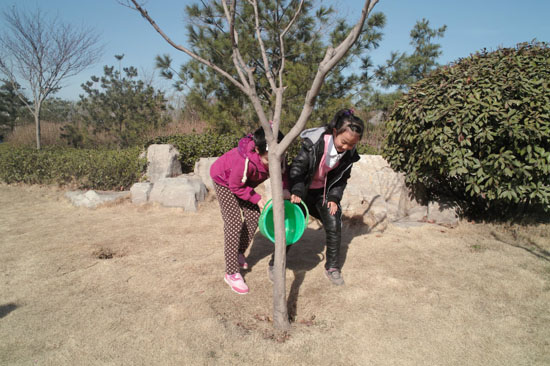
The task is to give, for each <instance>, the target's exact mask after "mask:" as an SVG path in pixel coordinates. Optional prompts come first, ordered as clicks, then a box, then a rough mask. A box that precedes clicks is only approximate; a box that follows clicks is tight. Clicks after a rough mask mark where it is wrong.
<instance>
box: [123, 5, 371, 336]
mask: <svg viewBox="0 0 550 366" xmlns="http://www.w3.org/2000/svg"><path fill="white" fill-rule="evenodd" d="M304 1H305V0H299V1H298V0H292V1H290V2H289V3H290V4H294V5H295V6H294V7H291V6H290V5H289V6H287V7H286V10H288V9H292V8H294V9H295V13H294V16H293V17H292V18H291V20H290V21H289V22H288V24H287V25H286V26H285V27H284V28H281V29H280V33H279V52H280V54H279V55H280V56H279V57H280V60H281V62H277V63H272V62H270V58H269V55H268V54H267V52H266V49H265V46H264V41H263V38H262V25H261V19H262V16H261V14H260V10H259V6H258V1H257V0H246V3H247V4H249V6H252V7H253V10H254V18H253V19H252V20H251V21H253V22H254V24H255V31H256V37H255V38H256V41H257V42H258V49H259V50H260V52H261V55H260V57H261V60H262V61H263V71H264V73H262V74H261V76H260V77H265V78H267V81H268V83H269V85H270V87H271V90H272V95H273V96H274V98H275V103H274V106H275V107H274V110H273V111H270V113H269V115H270V118H268V116H267V115H268V114H267V113H266V111H265V110H264V106H263V103H262V100H261V98H260V96H259V95H258V94H257V92H256V85H257V79H256V78H258V77H259V76H258V73H256V70H255V69H254V68H253V67H251V66H250V65H249V64H248V63H247V62H246V61H245V59H247V57H244V55H242V54H241V52H240V48H239V30H238V29H237V27H236V22H235V19H236V16H237V7H238V4H237V0H220V2H221V5H222V6H223V9H224V13H225V18H226V19H225V20H226V22H227V32H228V34H229V36H230V37H231V41H232V49H233V53H232V58H233V65H234V70H224V69H222V68H221V67H219V66H218V65H216V64H214V63H213V62H211V61H210V60H206V59H204V58H201V57H200V56H198V55H197V54H196V53H194V52H193V51H191V50H190V49H188V48H186V47H184V46H181V45H178V44H176V43H175V42H174V41H173V40H172V39H171V38H170V37H169V36H168V35H167V34H166V33H164V31H163V30H162V29H161V27H160V26H159V25H157V23H156V22H155V21H154V20H153V18H152V17H151V16H150V15H149V13H148V12H147V10H146V9H145V8H144V7H143V5H142V4H140V3H139V2H138V1H137V0H125V3H123V2H122V1H121V0H120V1H119V3H121V4H123V5H125V6H128V7H130V8H132V9H134V10H137V11H138V12H139V13H140V14H141V15H142V16H143V17H144V18H145V19H146V20H147V21H148V22H149V23H150V24H151V25H152V26H153V28H154V29H155V30H156V31H157V32H158V33H159V34H160V35H161V36H162V38H164V40H165V41H166V42H168V43H169V44H170V45H171V46H173V47H174V48H175V49H177V50H179V51H182V52H184V53H186V54H187V55H189V56H191V57H193V58H194V59H196V60H197V61H199V62H201V63H203V64H204V65H206V66H208V67H211V68H212V69H214V70H215V71H216V72H218V73H219V74H221V75H223V76H224V77H226V78H227V79H228V80H230V81H231V82H232V83H233V84H234V85H235V86H237V87H238V88H239V89H240V90H241V91H242V92H243V93H245V95H247V96H248V98H249V100H250V102H251V104H252V106H253V107H254V110H255V112H256V114H257V116H258V118H259V120H260V122H261V125H262V127H263V129H264V131H265V135H266V140H267V142H268V145H269V172H270V177H271V182H272V184H271V189H272V191H271V192H272V197H273V220H274V226H275V263H274V285H273V323H274V326H275V328H277V329H280V330H285V329H288V328H289V326H290V324H289V320H288V310H287V303H286V293H285V288H286V286H285V268H286V253H285V247H286V243H285V240H286V238H285V226H284V201H283V187H282V171H281V161H282V159H283V157H284V153H285V151H286V149H287V148H288V147H289V146H290V144H291V143H292V141H294V139H296V137H298V135H299V134H300V132H301V131H302V130H303V129H304V128H305V126H306V122H307V121H308V119H309V117H310V116H311V113H312V112H313V108H314V105H315V99H316V97H317V96H318V94H319V92H320V90H321V87H322V85H323V82H324V80H325V78H326V76H327V74H328V73H329V72H330V70H332V69H333V68H334V67H335V66H336V64H337V63H338V62H339V61H340V60H341V59H342V58H343V57H344V55H345V54H346V53H347V52H348V50H349V49H350V48H351V47H352V46H353V44H354V43H355V42H356V41H357V39H358V37H359V36H360V34H361V32H362V30H363V26H364V24H365V21H366V19H367V18H368V16H369V14H370V13H371V11H372V9H373V8H374V6H375V5H376V4H377V3H378V0H365V3H364V6H363V9H362V11H361V16H360V17H359V19H358V21H357V23H356V24H355V26H354V27H353V28H352V29H351V31H350V32H349V34H348V35H347V37H346V38H345V39H344V40H343V41H342V42H341V43H340V44H338V45H335V46H334V47H329V48H328V49H327V50H326V53H325V57H324V59H323V60H322V61H321V63H320V64H319V69H318V70H317V74H316V76H315V78H314V79H313V81H312V83H311V87H310V89H309V91H308V93H307V94H306V96H305V100H304V105H303V109H302V112H301V114H300V116H299V118H298V120H297V121H296V123H295V124H294V126H293V127H292V128H291V130H290V131H289V132H288V133H287V134H286V136H285V138H284V139H283V140H282V141H281V142H280V143H277V139H276V138H275V136H277V135H278V132H279V126H280V123H281V112H282V107H283V101H284V98H283V96H284V91H285V83H284V70H285V35H286V33H287V32H288V30H289V29H290V28H291V27H292V26H293V24H294V23H295V21H296V19H297V17H299V16H300V11H301V9H302V5H303V4H304ZM270 119H271V120H272V121H273V125H272V127H270V123H269V120H270Z"/></svg>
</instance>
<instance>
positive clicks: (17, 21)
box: [0, 7, 102, 149]
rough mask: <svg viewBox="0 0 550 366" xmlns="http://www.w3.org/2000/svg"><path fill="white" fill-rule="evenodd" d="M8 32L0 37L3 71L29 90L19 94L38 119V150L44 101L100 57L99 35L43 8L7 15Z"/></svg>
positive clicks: (14, 9)
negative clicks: (50, 14) (49, 15)
mask: <svg viewBox="0 0 550 366" xmlns="http://www.w3.org/2000/svg"><path fill="white" fill-rule="evenodd" d="M3 17H4V20H5V21H6V25H7V26H8V27H7V30H6V31H4V33H3V34H2V35H0V46H1V50H0V72H1V73H2V74H4V75H5V76H6V77H7V78H8V80H9V81H10V83H12V84H13V85H17V84H20V85H21V86H23V88H28V91H29V93H30V94H31V95H30V98H29V100H31V102H28V100H27V99H26V98H25V96H24V95H23V94H21V93H22V92H21V93H20V94H19V96H20V98H21V100H22V101H23V102H24V103H25V105H26V106H27V108H28V109H29V110H30V111H31V113H32V114H33V116H34V121H35V124H36V148H37V149H40V111H41V108H42V103H43V102H44V100H45V99H46V98H47V97H48V96H49V95H50V94H52V93H55V92H57V91H58V90H59V89H61V81H62V80H64V79H66V78H68V77H71V76H74V75H76V74H78V73H79V72H81V71H83V70H84V69H86V68H87V67H88V66H90V65H92V64H94V63H95V62H96V61H97V60H98V59H99V57H100V55H101V52H102V47H101V46H100V45H99V36H98V35H97V32H95V31H93V30H92V29H89V28H77V27H74V26H72V25H70V24H65V23H62V22H61V21H59V19H57V18H56V17H54V18H51V19H50V18H48V17H47V16H46V14H44V13H43V12H42V11H41V10H40V9H37V10H35V11H33V12H28V13H26V12H23V11H20V10H18V9H17V8H16V7H11V8H9V9H8V10H5V11H4V12H3Z"/></svg>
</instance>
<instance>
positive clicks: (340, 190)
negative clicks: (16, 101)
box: [327, 168, 351, 204]
mask: <svg viewBox="0 0 550 366" xmlns="http://www.w3.org/2000/svg"><path fill="white" fill-rule="evenodd" d="M350 176H351V168H350V169H348V170H347V171H346V172H344V175H343V176H342V178H340V180H339V181H338V182H336V183H335V184H334V185H333V186H331V187H330V190H329V191H328V193H327V201H329V202H334V203H337V204H340V201H341V200H342V197H343V196H344V190H345V189H346V186H347V184H348V179H349V177H350Z"/></svg>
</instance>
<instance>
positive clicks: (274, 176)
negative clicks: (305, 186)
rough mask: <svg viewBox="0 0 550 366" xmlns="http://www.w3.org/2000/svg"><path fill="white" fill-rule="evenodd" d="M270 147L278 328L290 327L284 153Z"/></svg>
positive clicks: (274, 282) (274, 308)
mask: <svg viewBox="0 0 550 366" xmlns="http://www.w3.org/2000/svg"><path fill="white" fill-rule="evenodd" d="M272 150H273V149H270V152H269V176H270V180H271V197H272V204H273V223H274V226H275V251H274V253H275V261H274V263H273V326H274V327H275V328H276V329H279V330H287V329H289V328H290V322H289V320H288V310H287V303H286V276H285V271H286V234H285V216H284V215H285V211H284V200H283V179H282V170H281V161H282V157H283V156H284V155H280V154H279V155H277V154H276V152H275V151H272Z"/></svg>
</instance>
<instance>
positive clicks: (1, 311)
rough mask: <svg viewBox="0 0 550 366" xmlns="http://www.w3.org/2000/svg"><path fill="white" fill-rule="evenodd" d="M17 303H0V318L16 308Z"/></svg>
mask: <svg viewBox="0 0 550 366" xmlns="http://www.w3.org/2000/svg"><path fill="white" fill-rule="evenodd" d="M17 307H18V306H17V304H14V303H12V302H10V303H8V304H4V305H0V319H2V318H3V317H5V316H6V315H8V314H9V313H11V312H12V311H14V310H15V309H17Z"/></svg>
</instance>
